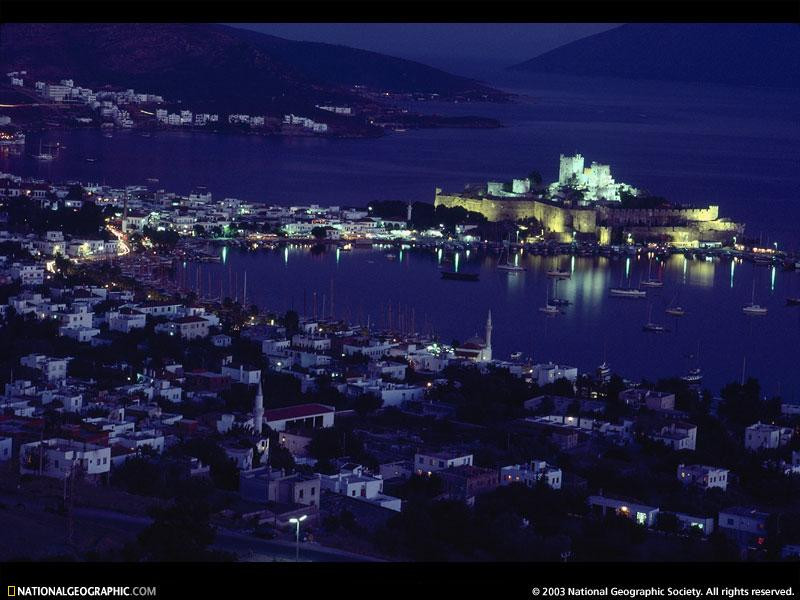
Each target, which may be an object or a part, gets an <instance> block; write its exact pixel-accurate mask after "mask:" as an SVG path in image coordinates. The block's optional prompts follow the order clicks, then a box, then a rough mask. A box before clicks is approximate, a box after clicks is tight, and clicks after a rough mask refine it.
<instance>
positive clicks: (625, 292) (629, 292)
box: [611, 288, 647, 298]
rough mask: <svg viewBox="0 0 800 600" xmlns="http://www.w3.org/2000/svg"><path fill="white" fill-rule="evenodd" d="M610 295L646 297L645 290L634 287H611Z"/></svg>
mask: <svg viewBox="0 0 800 600" xmlns="http://www.w3.org/2000/svg"><path fill="white" fill-rule="evenodd" d="M611 295H612V296H615V297H617V298H646V297H647V292H646V291H645V290H637V289H635V288H611Z"/></svg>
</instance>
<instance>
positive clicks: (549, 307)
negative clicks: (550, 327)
mask: <svg viewBox="0 0 800 600" xmlns="http://www.w3.org/2000/svg"><path fill="white" fill-rule="evenodd" d="M539 312H543V313H544V314H546V315H560V314H561V311H560V310H559V308H558V307H557V306H555V305H553V304H549V303H548V304H546V305H545V306H542V307H540V308H539Z"/></svg>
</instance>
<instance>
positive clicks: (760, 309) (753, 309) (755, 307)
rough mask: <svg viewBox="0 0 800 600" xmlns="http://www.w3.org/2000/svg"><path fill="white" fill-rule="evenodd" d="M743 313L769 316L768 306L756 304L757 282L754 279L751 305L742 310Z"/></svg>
mask: <svg viewBox="0 0 800 600" xmlns="http://www.w3.org/2000/svg"><path fill="white" fill-rule="evenodd" d="M742 312H743V313H744V314H746V315H750V316H763V315H765V314H767V308H766V306H761V305H759V304H756V280H755V279H753V295H752V297H751V299H750V304H748V305H747V306H744V307H743V308H742Z"/></svg>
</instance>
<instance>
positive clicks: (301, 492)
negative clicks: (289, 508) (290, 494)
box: [300, 489, 305, 498]
mask: <svg viewBox="0 0 800 600" xmlns="http://www.w3.org/2000/svg"><path fill="white" fill-rule="evenodd" d="M304 491H305V490H302V489H301V490H300V498H302V497H303V492H304Z"/></svg>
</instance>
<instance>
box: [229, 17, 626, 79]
mask: <svg viewBox="0 0 800 600" xmlns="http://www.w3.org/2000/svg"><path fill="white" fill-rule="evenodd" d="M231 25H234V26H236V27H243V28H246V29H252V30H255V31H260V32H262V33H267V34H270V35H276V36H279V37H284V38H288V39H292V40H303V41H311V42H327V43H331V44H341V45H343V46H351V47H354V48H362V49H364V50H372V51H375V52H380V53H382V54H388V55H391V56H398V57H401V58H408V59H412V60H417V61H420V62H423V63H426V64H429V65H432V66H435V67H439V68H442V69H445V70H448V71H452V72H454V73H457V74H460V75H468V76H473V77H478V76H482V75H485V74H488V73H490V72H492V71H496V70H497V69H499V68H503V67H506V66H510V65H512V64H516V63H518V62H522V61H524V60H527V59H529V58H533V57H534V56H537V55H539V54H541V53H543V52H547V51H548V50H552V49H553V48H556V47H558V46H561V45H563V44H566V43H569V42H572V41H574V40H577V39H580V38H582V37H586V36H588V35H593V34H595V33H599V32H601V31H606V30H607V29H611V28H612V27H616V26H617V25H618V24H616V23H231Z"/></svg>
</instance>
